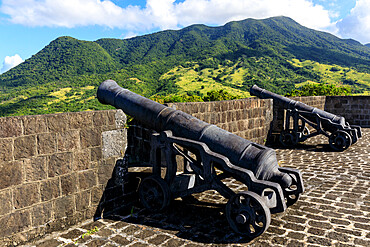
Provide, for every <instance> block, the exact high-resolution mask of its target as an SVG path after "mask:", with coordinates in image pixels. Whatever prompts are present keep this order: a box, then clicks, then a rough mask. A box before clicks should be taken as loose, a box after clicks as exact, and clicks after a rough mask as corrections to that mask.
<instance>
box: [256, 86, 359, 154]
mask: <svg viewBox="0 0 370 247" xmlns="http://www.w3.org/2000/svg"><path fill="white" fill-rule="evenodd" d="M250 93H251V95H254V96H257V97H259V98H261V99H273V100H274V102H276V103H277V104H278V105H280V106H282V107H283V108H284V109H286V114H285V123H284V129H283V131H282V132H281V133H280V136H279V142H280V143H281V144H282V145H283V146H285V147H292V146H295V145H296V144H298V142H303V141H305V140H307V139H308V138H310V137H313V136H316V135H320V134H322V135H324V136H326V137H328V139H329V146H330V147H331V148H332V149H333V150H335V151H344V150H346V149H347V148H348V147H349V146H351V145H352V144H354V143H356V142H357V140H358V139H359V138H360V137H361V136H362V133H361V127H360V126H355V125H349V124H348V123H347V122H346V120H345V118H344V117H341V116H337V115H334V114H331V113H329V112H326V111H323V110H320V109H317V108H314V107H312V106H309V105H306V104H304V103H302V102H299V101H295V100H292V99H289V98H286V97H283V96H281V95H278V94H275V93H272V92H270V91H268V90H266V89H262V88H259V87H258V86H256V85H254V86H252V87H251V89H250ZM307 126H311V127H312V128H313V129H314V130H315V131H314V132H312V133H310V130H309V128H308V127H307Z"/></svg>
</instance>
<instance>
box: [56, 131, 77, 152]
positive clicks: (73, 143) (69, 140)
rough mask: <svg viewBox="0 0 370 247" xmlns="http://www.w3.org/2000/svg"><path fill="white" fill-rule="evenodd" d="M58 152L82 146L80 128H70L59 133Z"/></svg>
mask: <svg viewBox="0 0 370 247" xmlns="http://www.w3.org/2000/svg"><path fill="white" fill-rule="evenodd" d="M57 147H58V152H66V151H72V150H75V149H78V148H79V147H80V133H79V131H78V130H68V131H65V132H60V133H57Z"/></svg>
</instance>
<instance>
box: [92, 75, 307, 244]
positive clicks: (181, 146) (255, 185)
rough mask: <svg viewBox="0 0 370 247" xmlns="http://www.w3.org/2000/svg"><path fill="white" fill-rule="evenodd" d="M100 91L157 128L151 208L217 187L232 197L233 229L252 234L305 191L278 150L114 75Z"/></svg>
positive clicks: (148, 193)
mask: <svg viewBox="0 0 370 247" xmlns="http://www.w3.org/2000/svg"><path fill="white" fill-rule="evenodd" d="M97 94H98V99H99V101H100V102H101V103H103V104H110V105H113V106H115V107H116V108H119V109H122V110H123V111H124V112H125V113H126V114H128V115H130V116H133V117H134V118H135V120H136V121H139V122H141V123H142V124H144V125H145V126H146V127H149V128H151V129H153V130H154V131H155V132H154V133H153V134H152V136H151V140H150V149H151V151H150V164H151V166H152V175H151V176H148V177H146V178H145V179H143V180H142V181H141V184H140V186H139V189H138V193H139V198H140V201H141V203H142V205H143V206H144V207H145V208H147V209H148V210H151V211H161V210H164V209H165V208H166V207H167V206H168V205H169V204H170V202H171V200H173V199H174V198H178V197H182V198H184V197H186V196H189V195H191V194H194V193H200V192H203V191H206V190H211V189H213V190H216V191H217V192H219V193H220V194H221V195H222V196H223V197H225V198H226V199H228V202H227V204H226V207H225V210H226V212H225V213H226V218H227V220H228V222H229V224H230V226H231V228H232V229H233V230H234V231H235V232H237V233H239V234H241V235H244V236H246V237H248V238H250V239H253V238H255V237H258V236H259V235H261V234H262V233H263V232H265V231H266V229H267V228H268V226H269V224H270V220H271V213H279V212H283V211H285V210H286V208H287V207H288V206H290V205H292V204H294V203H295V202H296V201H297V200H298V198H299V196H300V194H301V193H303V191H304V186H303V181H302V176H301V173H300V172H299V171H298V170H296V169H292V168H283V167H279V166H278V162H277V160H276V153H275V151H274V150H273V149H270V148H267V147H265V146H263V145H259V144H256V143H253V142H251V141H248V140H246V139H244V138H241V137H239V136H237V135H234V134H232V133H230V132H227V131H225V130H223V129H220V128H218V127H217V126H215V125H211V124H208V123H206V122H203V121H201V120H199V119H197V118H195V117H193V116H191V115H189V114H186V113H184V112H182V111H179V110H175V109H173V108H170V107H166V106H164V105H162V104H159V103H157V102H154V101H151V100H149V99H147V98H145V97H142V96H140V95H137V94H135V93H133V92H130V91H129V90H127V89H123V88H121V87H120V86H119V85H118V84H117V83H116V82H114V81H112V80H107V81H105V82H103V83H102V84H101V85H100V86H99V88H98V92H97ZM179 157H181V159H179ZM179 160H181V161H182V162H179ZM179 171H181V172H179ZM163 173H164V174H163ZM229 177H232V178H234V179H236V180H238V181H239V182H241V183H243V184H244V185H246V187H247V191H244V192H237V191H233V190H232V189H230V188H229V187H228V186H227V185H226V184H225V183H224V182H223V181H224V180H225V179H226V178H229Z"/></svg>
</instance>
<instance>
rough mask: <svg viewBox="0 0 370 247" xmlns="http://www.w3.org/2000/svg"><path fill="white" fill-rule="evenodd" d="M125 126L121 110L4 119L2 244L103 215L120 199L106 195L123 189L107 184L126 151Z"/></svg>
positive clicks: (0, 126)
mask: <svg viewBox="0 0 370 247" xmlns="http://www.w3.org/2000/svg"><path fill="white" fill-rule="evenodd" d="M125 123H126V116H125V115H124V114H123V113H122V111H117V110H111V111H96V112H78V113H63V114H52V115H40V116H22V117H6V118H0V205H1V207H0V225H1V230H0V241H1V242H2V243H8V244H17V243H19V242H22V241H27V240H29V239H34V238H37V237H38V236H41V235H44V234H45V233H48V232H52V231H55V230H59V229H62V228H64V227H67V226H69V225H73V224H76V223H77V222H79V221H81V220H84V219H87V218H92V217H93V216H95V217H99V214H100V213H101V212H102V211H103V210H102V207H104V208H105V210H106V208H107V204H108V202H107V201H108V200H110V202H114V200H115V197H119V196H121V194H119V193H115V194H114V195H113V196H110V198H108V197H107V196H105V195H106V194H109V193H106V192H107V191H109V190H110V189H111V190H116V189H117V188H119V186H115V184H114V183H110V184H108V183H109V180H110V179H111V178H112V172H113V169H114V167H115V166H116V161H117V159H118V158H120V157H122V156H123V153H124V151H125V150H124V149H125V146H126V130H125V129H124V124H125ZM112 137H113V141H112ZM111 194H112V193H111ZM112 208H113V207H112Z"/></svg>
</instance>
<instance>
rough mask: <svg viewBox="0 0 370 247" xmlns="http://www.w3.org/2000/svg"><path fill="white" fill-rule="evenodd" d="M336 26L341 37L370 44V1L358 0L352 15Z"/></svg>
mask: <svg viewBox="0 0 370 247" xmlns="http://www.w3.org/2000/svg"><path fill="white" fill-rule="evenodd" d="M336 26H337V28H338V34H339V35H340V36H341V37H343V38H353V39H356V40H358V41H360V42H363V43H370V0H357V1H356V5H355V7H354V8H353V9H352V10H351V13H350V14H349V15H348V16H347V17H345V18H343V19H342V20H340V21H338V23H337V24H336Z"/></svg>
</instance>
